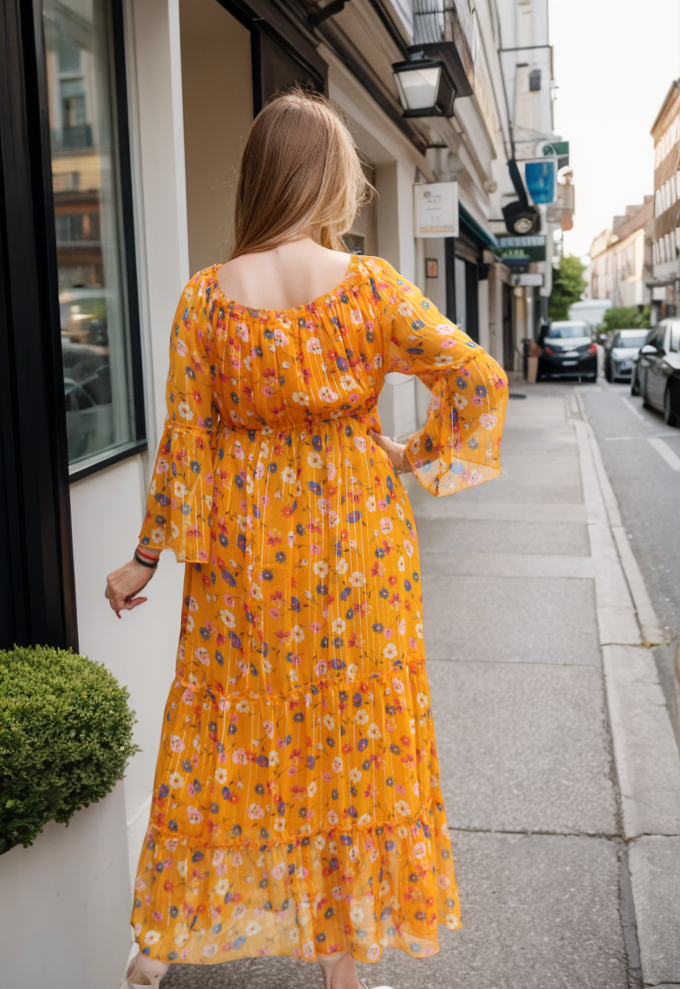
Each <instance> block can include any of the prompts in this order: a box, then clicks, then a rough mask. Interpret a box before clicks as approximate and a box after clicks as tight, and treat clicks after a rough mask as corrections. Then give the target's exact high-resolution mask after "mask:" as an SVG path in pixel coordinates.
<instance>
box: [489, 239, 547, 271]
mask: <svg viewBox="0 0 680 989" xmlns="http://www.w3.org/2000/svg"><path fill="white" fill-rule="evenodd" d="M494 251H495V253H496V254H497V255H498V256H499V257H500V259H501V261H502V262H503V264H507V265H508V266H509V267H513V265H519V264H528V263H529V261H545V234H528V235H527V236H526V237H498V247H494Z"/></svg>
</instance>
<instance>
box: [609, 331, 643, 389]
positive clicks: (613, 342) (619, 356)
mask: <svg viewBox="0 0 680 989" xmlns="http://www.w3.org/2000/svg"><path fill="white" fill-rule="evenodd" d="M648 333H649V330H612V334H611V338H610V339H609V340H608V341H607V343H606V345H605V356H604V376H605V378H606V379H607V381H630V379H631V376H632V373H633V367H634V365H635V362H636V360H637V359H638V354H639V353H640V347H642V345H643V344H644V342H645V340H646V339H647V334H648Z"/></svg>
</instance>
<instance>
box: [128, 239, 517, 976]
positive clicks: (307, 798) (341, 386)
mask: <svg viewBox="0 0 680 989" xmlns="http://www.w3.org/2000/svg"><path fill="white" fill-rule="evenodd" d="M218 268H219V265H215V266H213V267H210V268H207V269H206V270H204V271H201V272H199V273H198V274H197V275H195V276H194V277H193V278H192V279H191V281H190V282H189V284H188V285H187V286H186V288H185V290H184V292H183V293H182V297H181V300H180V303H179V306H178V309H177V313H176V316H175V321H174V325H173V329H172V339H171V344H170V373H169V377H168V383H167V408H168V416H167V420H166V424H165V430H164V433H163V436H162V439H161V442H160V447H159V450H158V455H157V458H156V461H155V467H154V473H153V478H152V480H151V485H150V488H149V495H148V504H147V510H146V515H145V518H144V522H143V525H142V529H141V532H140V536H139V538H140V541H141V542H142V543H143V544H146V545H149V546H154V547H157V548H164V547H168V548H171V549H173V550H174V551H175V554H176V557H177V559H178V560H180V561H184V562H185V563H186V567H185V574H184V591H183V602H182V615H181V630H180V637H179V648H178V654H177V672H176V677H175V680H174V683H173V684H172V687H171V689H170V695H169V697H168V701H167V705H166V708H165V716H164V719H163V729H162V739H161V745H160V752H159V755H158V764H157V771H156V779H155V784H154V792H153V805H152V811H151V818H150V822H149V829H148V833H147V837H146V842H145V846H144V848H143V850H142V854H141V858H140V863H139V870H138V874H137V881H136V887H135V890H136V892H135V900H134V907H133V914H132V923H133V925H134V929H135V932H136V936H137V939H138V941H139V943H140V945H141V950H142V951H143V952H144V953H145V954H147V955H150V956H151V957H153V958H159V959H162V960H163V961H169V962H190V963H206V962H207V963H210V962H221V961H226V960H228V959H232V958H239V957H243V956H246V955H249V956H250V955H294V956H297V957H299V958H303V959H308V960H313V959H315V958H316V956H317V954H320V955H325V954H330V953H333V952H336V951H341V950H349V951H351V952H352V954H353V955H354V957H355V958H357V959H360V960H361V961H376V960H377V959H378V958H379V957H380V956H381V954H382V951H383V949H384V948H385V947H387V946H393V947H398V948H402V949H403V950H405V951H407V952H408V953H409V954H410V955H415V956H420V957H422V956H426V955H431V954H433V953H434V952H436V951H437V950H438V942H437V925H438V924H440V923H442V924H446V926H447V927H449V928H456V927H458V926H459V924H460V913H459V903H458V893H457V888H456V882H455V878H454V867H453V861H452V857H451V846H450V840H449V835H448V831H447V825H446V815H445V812H444V806H443V803H442V796H441V791H440V787H439V766H438V763H437V754H436V748H435V736H434V728H433V724H432V711H431V707H430V692H429V687H428V679H427V673H426V668H425V653H424V649H423V616H422V591H421V575H420V564H419V560H418V539H417V534H416V527H415V524H414V521H413V515H412V512H411V507H410V505H409V499H408V496H407V493H406V490H405V488H404V486H403V485H402V482H401V480H400V479H399V477H398V476H397V474H396V473H395V470H394V468H393V467H392V465H391V463H390V461H389V458H388V457H387V455H386V454H385V453H384V452H383V450H382V449H380V447H378V446H377V445H375V444H374V443H373V442H372V441H371V439H370V437H368V436H367V429H369V428H371V427H373V428H374V429H375V430H376V431H378V432H380V420H379V418H378V413H377V410H376V403H377V399H378V395H379V393H380V390H381V388H382V385H383V381H384V377H385V374H386V372H388V371H401V372H403V373H406V374H416V375H417V376H418V377H419V378H420V379H421V381H423V382H425V384H426V385H427V386H428V388H429V389H430V390H431V392H432V398H431V402H430V407H429V413H428V419H427V423H426V425H425V427H424V428H423V429H422V430H421V431H420V432H418V433H417V434H416V435H415V436H413V437H412V438H411V440H410V441H409V443H408V458H409V460H410V462H411V464H412V466H413V468H414V471H415V474H416V476H417V477H418V479H419V481H420V482H421V483H422V484H423V485H424V486H425V488H426V489H427V490H428V491H430V492H431V493H432V494H433V495H447V494H450V493H451V492H455V491H460V490H462V489H463V488H466V487H469V486H470V485H475V484H480V483H482V482H483V481H486V480H488V479H490V478H493V477H496V476H497V475H498V474H499V473H500V467H499V446H500V438H501V431H502V425H503V417H504V414H505V407H506V402H507V381H506V377H505V375H504V373H503V371H502V369H501V368H500V367H499V365H498V364H497V363H496V362H495V361H494V360H493V359H492V358H491V357H490V356H489V355H488V354H487V353H486V352H485V351H484V350H483V349H482V348H481V347H479V346H478V345H477V344H475V343H474V342H473V341H472V340H471V339H470V338H469V337H468V336H466V334H465V333H463V332H461V331H460V330H459V329H458V328H457V327H455V326H454V325H453V324H452V323H450V322H449V321H448V320H447V319H445V318H444V317H443V316H442V315H441V314H440V313H439V312H438V311H437V309H436V308H435V306H434V305H433V304H432V303H431V302H429V301H428V300H427V299H425V298H423V295H422V293H421V292H420V290H419V289H418V288H416V287H415V286H414V285H413V284H411V283H410V282H408V281H406V279H404V278H402V277H401V276H400V275H399V274H398V273H397V272H396V271H395V270H394V268H392V267H391V266H390V265H389V264H388V263H387V262H386V261H383V260H381V259H380V258H371V257H360V256H357V255H352V256H351V257H350V264H349V268H348V271H347V273H346V275H345V277H344V279H343V281H342V283H341V284H340V285H339V286H338V287H337V288H336V289H335V290H334V291H332V292H330V293H329V294H328V295H326V296H324V297H321V298H319V299H316V300H315V301H313V302H311V303H309V304H307V305H304V306H297V307H294V308H292V309H287V310H286V311H284V312H280V311H273V310H262V309H260V310H257V309H248V308H246V307H244V306H242V305H239V304H237V303H236V302H233V301H231V300H229V299H227V298H226V297H225V296H224V295H223V293H222V292H221V290H220V288H219V286H218V282H217V271H218Z"/></svg>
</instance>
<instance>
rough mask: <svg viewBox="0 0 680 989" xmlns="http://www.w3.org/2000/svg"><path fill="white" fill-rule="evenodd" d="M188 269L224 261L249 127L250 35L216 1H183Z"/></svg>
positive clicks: (182, 46)
mask: <svg viewBox="0 0 680 989" xmlns="http://www.w3.org/2000/svg"><path fill="white" fill-rule="evenodd" d="M179 6H180V27H181V51H182V99H183V108H184V146H185V149H186V158H185V160H186V189H187V193H186V195H187V216H188V230H189V268H190V271H191V273H192V274H193V273H194V272H196V271H200V270H201V269H203V268H207V267H208V266H209V265H212V264H215V263H217V262H218V261H226V260H227V256H228V252H229V249H230V247H231V239H232V226H233V202H234V196H235V193H236V182H237V179H238V167H239V161H240V158H241V152H242V150H243V146H244V145H245V142H246V139H247V137H248V132H249V130H250V125H251V124H252V122H253V89H252V69H251V64H250V31H249V30H248V29H247V28H246V27H244V26H243V25H242V24H241V23H240V22H239V21H237V20H236V18H235V17H233V16H232V15H231V14H230V13H229V12H228V11H226V10H225V9H224V7H222V6H220V4H219V3H217V0H180V5H179Z"/></svg>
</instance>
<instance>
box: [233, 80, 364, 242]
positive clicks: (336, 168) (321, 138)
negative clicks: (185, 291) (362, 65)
mask: <svg viewBox="0 0 680 989" xmlns="http://www.w3.org/2000/svg"><path fill="white" fill-rule="evenodd" d="M372 191H373V190H372V187H371V185H370V183H369V182H368V180H367V179H366V177H365V175H364V173H363V169H362V167H361V162H360V160H359V155H358V153H357V148H356V145H355V143H354V140H353V139H352V135H351V134H350V132H349V130H348V129H347V126H346V125H345V123H344V121H343V120H342V119H341V117H340V115H339V113H338V111H337V110H335V109H334V107H333V106H331V104H330V103H329V102H328V100H327V99H326V98H325V97H324V96H321V95H319V94H318V93H313V92H307V91H305V90H302V89H300V88H299V87H296V88H295V89H293V90H292V91H290V92H287V93H283V94H281V95H278V96H274V97H273V98H272V99H271V100H269V102H268V103H267V104H266V105H265V106H264V108H263V109H262V110H261V111H260V113H259V114H258V115H257V117H256V118H255V121H254V123H253V126H252V128H251V131H250V134H249V136H248V140H247V142H246V146H245V148H244V151H243V157H242V159H241V169H240V173H239V179H238V186H237V190H236V205H235V210H234V246H233V250H232V252H231V257H232V258H235V257H238V256H239V255H240V254H250V253H253V252H255V251H265V250H269V249H270V248H272V247H275V246H276V245H277V244H280V243H282V242H283V241H285V240H291V239H294V238H295V237H297V236H300V235H301V234H303V233H304V232H305V231H307V230H310V229H311V230H312V231H313V236H314V239H315V240H318V242H319V243H320V244H321V245H322V246H323V247H330V248H332V249H333V250H346V248H345V245H344V244H343V241H342V235H343V234H344V233H346V232H347V231H348V230H349V229H350V227H351V226H352V223H353V222H354V218H355V216H356V214H357V211H358V210H359V209H360V208H361V207H362V206H363V205H364V204H365V203H366V202H368V200H369V199H370V195H371V193H372Z"/></svg>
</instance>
